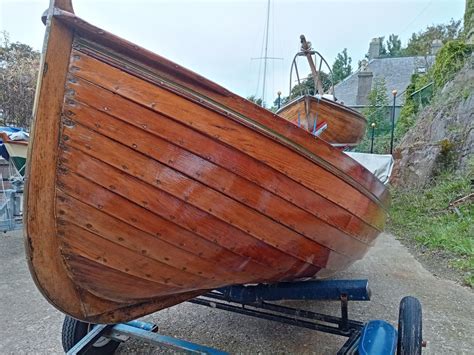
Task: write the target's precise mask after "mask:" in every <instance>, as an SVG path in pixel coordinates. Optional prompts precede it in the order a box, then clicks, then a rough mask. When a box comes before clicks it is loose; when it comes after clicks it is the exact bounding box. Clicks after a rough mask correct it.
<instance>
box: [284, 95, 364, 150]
mask: <svg viewBox="0 0 474 355" xmlns="http://www.w3.org/2000/svg"><path fill="white" fill-rule="evenodd" d="M277 115H279V116H281V117H283V118H285V119H287V120H288V121H290V122H291V123H293V124H294V125H297V126H299V127H301V128H303V129H306V130H307V131H309V132H310V133H312V134H313V135H316V136H318V137H319V138H321V139H324V140H325V141H326V142H328V143H330V144H331V145H333V146H335V147H341V148H344V147H354V146H356V145H357V144H359V143H360V141H361V140H362V138H363V137H364V134H365V129H366V126H367V121H366V120H365V118H364V117H363V116H362V115H361V114H360V113H359V112H357V111H356V110H353V109H351V108H349V107H347V106H344V105H342V104H340V103H338V102H335V101H333V100H330V99H326V98H324V97H321V96H312V95H303V96H300V97H297V98H296V99H294V100H292V101H290V102H288V104H286V105H285V106H283V107H282V108H281V109H280V110H278V111H277Z"/></svg>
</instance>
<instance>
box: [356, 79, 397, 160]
mask: <svg viewBox="0 0 474 355" xmlns="http://www.w3.org/2000/svg"><path fill="white" fill-rule="evenodd" d="M367 98H368V105H367V106H366V107H365V108H364V110H363V111H362V114H363V115H364V116H365V118H366V119H367V124H368V125H367V126H368V129H367V132H366V135H365V137H364V139H363V140H362V142H361V143H360V144H359V145H358V146H357V149H356V150H357V151H359V152H369V151H370V142H371V134H372V132H371V128H370V127H371V124H372V123H375V137H376V138H375V139H374V153H379V154H383V153H387V151H388V149H389V144H390V120H389V116H390V107H389V100H388V97H387V87H386V84H385V79H384V78H380V77H379V78H375V80H374V82H373V84H372V90H370V92H369V96H368V97H367Z"/></svg>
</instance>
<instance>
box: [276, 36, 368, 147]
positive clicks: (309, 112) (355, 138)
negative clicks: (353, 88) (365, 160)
mask: <svg viewBox="0 0 474 355" xmlns="http://www.w3.org/2000/svg"><path fill="white" fill-rule="evenodd" d="M300 38H301V51H300V52H299V53H297V54H296V56H295V59H294V60H293V64H292V70H293V68H295V69H296V72H297V73H298V69H297V66H296V58H297V57H298V56H304V57H306V58H307V59H308V63H309V66H310V68H311V73H312V77H313V80H314V87H315V88H316V89H315V90H316V95H315V96H313V95H308V94H304V93H302V95H301V96H299V97H296V98H295V99H293V100H291V101H289V102H288V103H287V104H286V105H284V106H283V107H281V108H280V109H279V110H278V111H277V114H278V115H279V116H281V117H283V118H285V119H287V120H288V121H290V122H291V123H293V124H295V125H297V126H298V127H301V128H303V129H306V130H307V131H309V132H311V133H312V134H313V135H315V136H318V137H320V138H321V139H324V140H325V141H326V142H328V143H330V144H332V145H333V146H336V147H342V148H344V147H352V146H356V145H357V144H359V142H360V141H361V140H362V138H363V137H364V134H365V129H366V126H367V121H366V120H365V118H364V116H362V115H361V114H360V113H359V112H357V111H356V110H353V109H351V108H349V107H347V106H344V105H343V104H341V103H339V102H336V101H334V95H333V94H334V87H332V88H331V89H330V91H331V92H330V93H327V94H325V93H324V89H323V85H322V81H321V77H320V74H319V73H320V72H321V65H322V63H326V61H325V59H324V58H323V57H322V56H321V55H320V54H319V53H318V52H317V51H314V50H313V49H312V48H311V43H310V42H307V41H306V39H305V37H304V35H301V37H300ZM313 55H315V57H316V59H315V60H313ZM318 57H319V58H320V65H319V70H318V69H316V65H315V61H317V58H318ZM328 68H329V66H328ZM290 82H291V79H290ZM290 92H291V83H290ZM330 98H332V99H330Z"/></svg>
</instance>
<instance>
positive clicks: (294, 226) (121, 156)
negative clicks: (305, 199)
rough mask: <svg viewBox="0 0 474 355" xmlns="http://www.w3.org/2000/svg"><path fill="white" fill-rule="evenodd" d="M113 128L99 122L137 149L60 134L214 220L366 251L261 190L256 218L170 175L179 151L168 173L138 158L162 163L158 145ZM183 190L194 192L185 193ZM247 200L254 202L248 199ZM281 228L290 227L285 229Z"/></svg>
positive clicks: (77, 128)
mask: <svg viewBox="0 0 474 355" xmlns="http://www.w3.org/2000/svg"><path fill="white" fill-rule="evenodd" d="M90 117H91V116H90V115H88V114H84V115H76V116H75V118H76V120H77V121H78V122H79V121H81V122H82V121H83V120H86V121H87V120H89V118H90ZM89 123H90V126H94V125H96V124H97V123H98V122H97V121H95V120H93V121H92V122H89ZM116 123H118V122H117V121H116V120H113V119H112V120H110V121H106V122H100V125H101V126H102V127H113V126H115V127H114V129H113V130H114V131H116V132H126V135H127V137H126V139H127V140H128V141H129V142H131V144H132V145H133V144H135V146H136V148H135V149H130V148H126V147H124V146H123V145H122V144H121V143H118V142H117V141H113V140H110V139H108V138H105V137H104V136H102V135H100V134H97V133H95V132H93V131H91V130H89V129H86V128H85V127H83V126H81V125H74V126H70V128H67V127H66V128H65V129H64V133H65V134H66V135H67V136H68V137H69V139H68V141H67V146H71V147H74V148H76V149H79V150H81V151H82V152H83V153H85V154H88V155H90V156H93V157H95V158H96V159H99V160H102V161H104V162H106V163H107V164H110V165H112V166H114V167H116V168H117V169H120V170H122V171H124V172H125V173H127V174H129V175H131V176H135V177H137V178H139V179H140V180H142V181H144V182H147V183H148V184H151V185H154V184H155V183H156V179H159V180H160V188H161V189H163V190H165V191H166V192H168V193H170V194H172V195H173V196H175V197H177V198H179V199H181V200H183V201H187V202H188V203H191V204H193V205H195V206H196V207H199V208H201V209H202V210H209V209H213V210H214V212H213V213H212V214H213V215H215V216H216V217H219V216H220V215H219V214H218V212H220V213H221V215H222V214H227V215H228V216H229V217H228V218H231V219H232V220H234V221H235V222H236V223H238V221H239V219H241V218H242V220H241V221H240V223H241V226H242V223H243V221H245V222H246V221H251V223H252V225H255V226H258V229H260V228H263V229H264V230H265V231H267V230H268V231H269V233H273V234H275V235H285V236H286V237H290V236H294V237H295V238H297V235H296V234H295V231H298V229H300V228H302V229H305V233H301V234H300V235H301V236H305V237H306V238H308V239H311V240H313V241H314V242H316V243H318V244H320V245H322V246H324V247H327V248H329V249H331V250H333V251H335V252H337V253H339V254H344V255H346V256H347V257H349V258H351V259H356V258H360V257H362V256H363V255H364V254H365V253H366V251H367V250H368V245H367V244H365V243H362V242H360V241H358V240H357V239H354V238H352V237H351V236H349V235H347V234H344V233H343V232H341V231H340V230H338V229H335V228H331V227H330V226H328V225H327V224H325V223H322V222H320V221H319V220H314V218H312V219H309V220H308V219H307V218H304V217H306V216H303V218H298V215H295V214H294V213H293V214H292V213H291V211H289V206H287V205H286V204H285V205H283V206H278V204H277V201H273V200H272V199H265V198H263V199H262V196H261V191H260V190H259V189H257V190H254V191H250V193H249V194H248V195H252V194H253V196H254V197H255V199H256V202H257V203H259V204H260V205H262V206H263V209H264V210H265V212H260V213H258V212H257V211H255V210H254V209H252V210H250V209H248V208H245V207H244V206H242V205H241V204H240V203H238V202H237V201H235V200H234V199H230V198H228V197H227V196H226V195H224V194H223V193H221V188H220V186H217V188H216V189H215V190H213V189H210V188H209V187H208V186H207V185H202V184H201V183H198V182H196V181H195V180H193V179H192V178H189V177H188V176H186V175H184V174H182V173H179V172H177V171H175V170H173V169H172V168H175V163H174V162H178V161H180V160H183V159H182V158H181V157H180V155H179V153H180V152H176V153H175V154H173V156H172V157H170V159H172V161H173V164H170V165H172V167H171V168H170V167H168V166H167V165H164V164H161V163H158V162H157V161H155V160H153V159H151V158H150V157H147V156H145V155H142V154H139V153H137V151H136V150H140V149H141V147H147V146H148V147H152V149H153V151H155V152H156V153H157V154H156V156H161V158H163V157H164V156H165V157H166V147H160V146H159V145H158V146H157V145H156V141H152V140H150V141H149V142H150V144H148V142H147V140H146V139H145V137H144V135H143V134H141V133H143V132H140V131H139V130H136V129H134V128H133V127H123V126H122V127H121V126H120V125H119V126H116ZM119 141H121V140H119ZM133 142H137V143H138V142H140V143H138V144H140V147H138V144H136V143H133ZM152 142H154V143H155V145H154V146H153V145H151V143H152ZM170 159H168V158H165V159H164V160H163V161H164V162H167V163H168V164H169V161H170ZM194 164H196V165H197V166H199V167H202V165H201V164H200V162H196V161H193V159H191V160H186V159H184V161H183V162H182V166H183V172H185V173H186V172H187V171H186V170H187V167H190V166H192V165H194ZM209 174H210V175H212V176H214V177H216V176H218V174H220V171H218V170H210V171H209ZM235 180H236V179H235V178H234V179H233V184H232V185H235V187H236V188H237V189H238V190H237V191H236V194H238V195H240V194H245V192H244V191H245V187H246V186H239V185H238V183H237V181H235ZM186 191H192V192H190V193H187V192H186ZM248 198H249V199H252V197H251V196H249V197H248ZM206 200H208V201H209V202H207V201H206ZM246 202H247V203H248V200H246ZM275 205H276V206H275ZM221 206H222V207H221ZM275 207H280V208H281V210H280V211H281V213H279V218H278V219H271V220H270V219H269V218H268V217H267V215H268V213H269V211H272V210H273V211H275V209H274V208H275ZM219 210H220V211H219ZM240 216H242V217H240ZM275 222H277V223H275ZM278 222H279V223H278ZM318 222H319V223H318ZM280 223H281V224H280ZM284 225H286V226H287V227H289V228H287V227H284ZM240 228H241V229H247V228H249V227H245V226H244V227H240ZM258 229H257V231H258Z"/></svg>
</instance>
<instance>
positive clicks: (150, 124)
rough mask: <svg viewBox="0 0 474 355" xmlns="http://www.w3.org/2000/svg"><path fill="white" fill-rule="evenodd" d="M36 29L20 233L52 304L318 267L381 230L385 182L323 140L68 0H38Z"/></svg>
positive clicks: (74, 308)
mask: <svg viewBox="0 0 474 355" xmlns="http://www.w3.org/2000/svg"><path fill="white" fill-rule="evenodd" d="M55 4H56V5H55ZM54 6H57V7H54ZM45 39H46V40H45V41H46V43H45V46H44V53H43V56H42V68H43V69H41V70H40V73H41V75H40V78H39V80H40V82H39V84H38V92H37V99H36V103H35V110H34V116H35V125H34V130H33V132H32V139H31V143H30V147H29V153H28V154H29V157H28V159H29V161H28V166H27V178H26V199H25V203H26V208H25V210H26V211H27V212H26V216H25V229H26V231H25V235H26V245H27V255H28V261H29V264H30V270H31V273H32V275H33V277H34V279H35V281H36V284H37V286H38V288H39V289H40V290H41V292H42V293H43V295H44V296H45V297H46V298H47V299H48V300H49V301H50V302H51V303H52V304H53V305H54V306H56V307H57V308H58V309H60V310H61V311H63V312H64V313H67V314H69V315H71V316H73V317H74V318H77V319H80V320H83V321H86V322H92V323H116V322H122V321H125V320H129V319H133V318H137V317H140V316H142V315H146V314H149V313H152V312H155V311H157V310H160V309H163V308H166V307H170V306H173V305H175V304H177V303H180V302H183V301H185V300H188V299H191V298H194V297H196V296H198V295H201V294H204V293H206V292H207V291H208V290H211V289H215V288H220V287H224V286H228V285H233V284H247V283H274V282H280V281H291V280H300V279H306V278H313V277H327V276H329V275H332V274H334V273H336V272H339V271H341V270H344V269H346V268H347V267H348V266H349V265H351V264H352V263H353V262H354V261H356V260H358V259H361V258H362V257H363V256H364V255H365V254H366V252H367V251H368V250H369V248H370V247H371V246H372V245H373V243H374V241H375V239H376V238H377V236H378V235H379V234H380V233H381V231H382V230H383V228H384V224H385V218H386V209H387V206H388V203H389V193H388V190H387V189H386V187H385V186H384V185H383V184H382V183H381V182H380V181H379V180H378V179H377V178H375V176H373V175H372V174H371V173H370V172H369V171H367V170H366V169H365V168H363V167H362V166H361V165H359V164H358V163H357V162H356V161H354V160H353V159H351V158H350V157H349V156H347V155H345V154H343V152H341V151H340V150H338V149H336V148H334V147H332V146H331V145H329V144H327V143H326V142H324V141H323V140H321V139H314V138H313V137H312V136H311V135H309V134H308V133H307V132H306V131H304V130H303V129H301V128H298V127H296V126H295V125H293V124H291V123H289V122H288V121H286V120H284V119H282V118H280V117H278V116H277V115H275V114H273V113H271V112H270V111H268V110H266V109H264V108H262V107H259V106H257V105H255V104H253V103H251V102H250V101H247V100H245V99H243V98H241V97H239V96H237V95H235V94H233V93H231V92H229V91H228V90H226V89H224V88H222V87H220V86H219V85H217V84H215V83H213V82H211V81H209V80H207V79H206V78H204V77H202V76H200V75H198V74H195V73H193V72H191V71H189V70H187V69H184V68H183V67H181V66H179V65H177V64H175V63H173V62H171V61H169V60H167V59H165V58H163V57H161V56H159V55H156V54H154V53H152V52H149V51H147V50H145V49H143V48H140V47H138V46H137V45H135V44H133V43H130V42H127V41H125V40H123V39H121V38H118V37H116V36H114V35H113V34H111V33H108V32H106V31H103V30H101V29H99V28H97V27H94V26H92V25H90V24H88V23H87V22H85V21H83V20H81V19H80V18H78V17H76V16H75V15H74V13H73V9H72V5H71V4H70V2H69V1H66V0H61V1H60V0H56V1H52V5H51V8H50V9H49V12H48V18H47V28H46V36H45ZM45 68H47V70H45Z"/></svg>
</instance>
